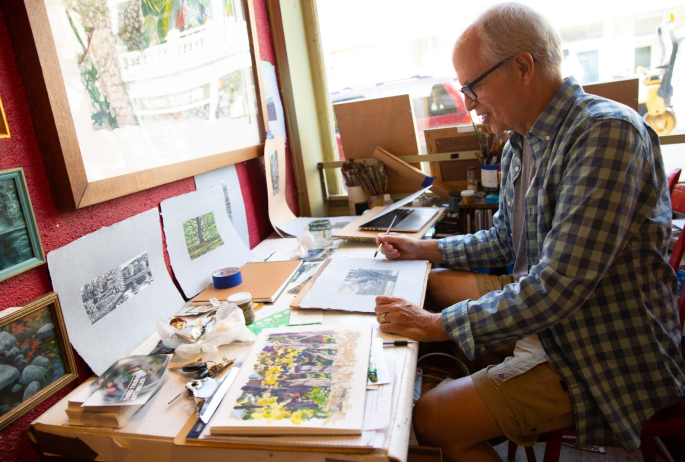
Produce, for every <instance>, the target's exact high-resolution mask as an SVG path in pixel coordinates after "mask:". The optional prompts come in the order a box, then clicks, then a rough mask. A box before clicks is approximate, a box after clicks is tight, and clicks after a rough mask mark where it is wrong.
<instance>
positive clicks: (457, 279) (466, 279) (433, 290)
mask: <svg viewBox="0 0 685 462" xmlns="http://www.w3.org/2000/svg"><path fill="white" fill-rule="evenodd" d="M478 287H479V286H478V276H477V275H476V273H471V272H470V271H455V270H451V269H446V268H437V269H433V270H431V272H430V274H429V275H428V287H427V289H426V309H428V310H429V311H434V312H438V311H442V310H444V309H445V308H447V307H448V306H451V305H454V304H455V303H457V302H461V301H463V300H468V299H471V300H478V299H479V298H480V297H481V295H482V294H481V293H480V291H479V288H478Z"/></svg>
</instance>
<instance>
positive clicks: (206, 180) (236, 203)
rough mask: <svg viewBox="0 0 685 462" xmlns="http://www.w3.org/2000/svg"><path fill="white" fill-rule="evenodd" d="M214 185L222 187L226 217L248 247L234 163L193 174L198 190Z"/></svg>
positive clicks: (238, 181) (248, 237)
mask: <svg viewBox="0 0 685 462" xmlns="http://www.w3.org/2000/svg"><path fill="white" fill-rule="evenodd" d="M215 185H216V186H220V187H221V188H222V189H223V192H224V201H225V203H226V213H227V214H228V218H229V219H230V220H231V223H232V224H233V227H234V228H235V230H236V231H237V232H238V234H239V235H240V238H241V239H242V240H243V242H244V243H245V245H246V246H247V248H250V232H249V230H248V229H247V215H246V214H245V202H244V201H243V193H242V190H241V189H240V180H238V172H237V171H236V169H235V165H229V166H228V167H223V168H220V169H217V170H213V171H211V172H207V173H203V174H201V175H196V176H195V187H196V188H197V190H198V191H200V190H203V189H207V188H210V187H212V186H215Z"/></svg>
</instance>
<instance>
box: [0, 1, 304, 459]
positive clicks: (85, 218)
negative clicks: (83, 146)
mask: <svg viewBox="0 0 685 462" xmlns="http://www.w3.org/2000/svg"><path fill="white" fill-rule="evenodd" d="M253 3H254V9H255V16H256V20H257V30H258V39H259V46H260V54H261V59H262V60H264V61H270V62H271V63H272V64H275V59H274V51H273V45H272V42H271V32H270V30H269V21H268V16H267V10H266V5H265V1H264V0H253ZM0 98H1V99H2V103H3V105H4V108H5V113H6V116H7V123H8V124H9V128H10V133H11V138H9V139H2V140H0V170H5V169H10V168H17V167H22V168H23V169H24V174H25V175H26V182H27V184H28V189H29V194H30V195H31V201H32V202H33V208H34V211H35V214H36V220H37V222H38V229H39V232H40V237H41V240H42V243H43V250H44V251H45V254H46V255H47V253H48V252H51V251H52V250H55V249H57V248H59V247H62V246H64V245H66V244H68V243H70V242H72V241H74V240H76V239H78V238H80V237H82V236H84V235H86V234H88V233H91V232H93V231H96V230H98V229H100V228H102V227H103V226H110V225H112V224H114V223H117V222H119V221H121V220H124V219H126V218H129V217H131V216H133V215H136V214H138V213H140V212H143V211H146V210H149V209H151V208H153V207H158V205H159V203H160V202H161V201H162V200H164V199H167V198H169V197H174V196H178V195H180V194H184V193H187V192H190V191H194V190H195V182H194V180H193V179H192V178H187V179H185V180H180V181H177V182H174V183H171V184H167V185H164V186H160V187H157V188H153V189H150V190H147V191H142V192H139V193H136V194H131V195H130V196H126V197H122V198H119V199H115V200H112V201H109V202H105V203H103V204H98V205H94V206H91V207H86V208H85V209H81V210H75V211H68V212H64V211H57V210H56V209H55V205H54V203H53V199H52V194H51V193H50V187H49V185H48V178H47V175H46V172H45V167H44V165H43V160H42V157H41V154H40V150H39V147H38V140H37V139H36V134H35V127H34V125H33V121H32V119H31V114H30V112H29V106H28V102H27V100H26V94H25V90H24V87H23V86H22V82H21V76H20V74H19V69H18V66H17V59H16V56H15V55H14V50H13V49H12V45H11V41H10V38H9V35H8V31H7V25H6V22H5V16H4V14H3V12H2V10H1V9H0ZM236 168H237V171H238V177H239V179H240V184H241V187H242V192H243V198H244V200H245V210H246V213H247V221H248V227H249V230H250V246H251V247H254V246H255V245H257V244H258V243H259V242H261V240H262V239H264V238H265V237H266V236H268V235H269V234H270V233H271V232H272V231H273V229H272V227H271V224H270V223H269V217H268V214H267V194H266V182H265V181H266V180H265V176H264V162H263V159H262V158H260V159H254V160H251V161H248V162H243V163H241V164H238V165H237V166H236ZM286 191H287V195H288V196H287V197H288V204H289V205H290V208H291V209H292V210H293V211H294V212H295V213H296V214H297V204H296V194H295V184H294V181H293V176H292V161H291V157H290V153H289V152H288V160H287V178H286ZM165 258H166V260H167V267H168V268H169V272H170V274H171V269H170V267H169V260H168V256H167V255H165ZM51 290H52V285H51V283H50V275H49V273H48V267H47V264H45V265H42V266H40V267H38V268H34V269H32V270H30V271H27V272H25V273H22V274H20V275H18V276H15V277H13V278H10V279H8V280H5V281H3V282H0V312H1V311H3V310H5V309H6V308H8V307H12V306H21V305H22V304H25V303H26V302H28V301H30V300H32V299H34V298H36V297H39V296H41V295H44V294H45V293H47V292H50V291H51ZM153 330H154V326H150V331H153ZM77 364H78V368H79V383H80V382H82V381H83V380H85V378H87V377H88V376H89V375H91V371H90V369H89V368H88V366H87V365H86V364H85V363H84V362H83V361H82V360H81V359H80V358H79V357H78V355H77ZM74 387H75V384H71V385H69V386H67V387H65V388H64V389H62V390H61V391H60V392H58V393H57V394H55V395H54V396H52V397H51V398H49V399H48V400H46V401H45V402H43V403H42V404H40V405H39V406H37V407H36V408H34V409H33V410H32V411H30V412H29V413H27V414H25V415H24V416H23V417H21V418H19V419H17V420H16V421H14V422H13V423H11V424H10V425H9V426H8V427H6V428H5V429H4V430H2V431H0V438H1V439H0V459H1V460H3V461H15V460H16V461H20V460H21V461H37V460H39V454H38V451H37V450H36V449H35V447H34V446H33V445H32V444H31V442H30V441H29V439H28V436H27V433H26V429H27V427H28V425H29V423H31V422H32V421H33V420H34V419H36V418H37V417H38V416H39V415H40V414H42V413H43V412H44V411H46V410H47V409H48V408H49V407H50V406H52V405H53V404H55V403H56V402H57V401H58V400H59V399H61V398H63V397H64V396H65V395H66V394H67V393H68V392H69V391H71V390H73V389H74Z"/></svg>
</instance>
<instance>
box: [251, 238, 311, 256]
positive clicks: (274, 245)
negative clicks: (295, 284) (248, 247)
mask: <svg viewBox="0 0 685 462" xmlns="http://www.w3.org/2000/svg"><path fill="white" fill-rule="evenodd" d="M298 245H299V244H298V242H297V241H296V240H295V239H294V238H276V239H264V240H263V241H262V242H260V243H259V245H257V246H256V247H255V248H254V249H252V254H253V255H254V261H265V259H266V258H268V260H266V261H279V260H295V259H297V258H298V257H297V255H298V254H297V252H296V250H297V247H298Z"/></svg>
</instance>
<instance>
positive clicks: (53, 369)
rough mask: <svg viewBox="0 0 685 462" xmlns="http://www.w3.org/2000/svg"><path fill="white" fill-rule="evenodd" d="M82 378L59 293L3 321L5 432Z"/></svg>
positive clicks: (0, 370)
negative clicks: (13, 423) (24, 416)
mask: <svg viewBox="0 0 685 462" xmlns="http://www.w3.org/2000/svg"><path fill="white" fill-rule="evenodd" d="M10 310H11V309H9V310H7V311H10ZM76 378H77V373H76V364H75V363H74V356H73V353H72V351H71V347H70V346H69V339H68V338H67V332H66V329H65V328H64V320H63V319H62V311H61V308H60V304H59V299H58V298H57V294H56V293H54V292H52V293H49V294H47V295H45V296H43V297H41V298H38V299H36V300H33V301H32V302H30V303H28V304H27V305H26V306H24V307H22V308H21V309H18V310H16V311H13V312H10V313H9V314H7V315H6V316H3V317H1V318H0V428H3V427H5V426H6V425H7V424H9V423H10V422H12V421H13V420H15V419H16V418H18V417H19V416H21V415H23V414H25V413H26V412H28V411H29V410H31V409H32V408H33V407H34V406H36V405H37V404H38V403H40V402H41V401H43V400H44V399H46V398H48V397H49V396H51V395H52V394H54V393H55V392H56V391H57V390H59V389H61V388H62V387H64V386H65V385H66V384H68V383H69V382H71V381H72V380H75V379H76Z"/></svg>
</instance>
